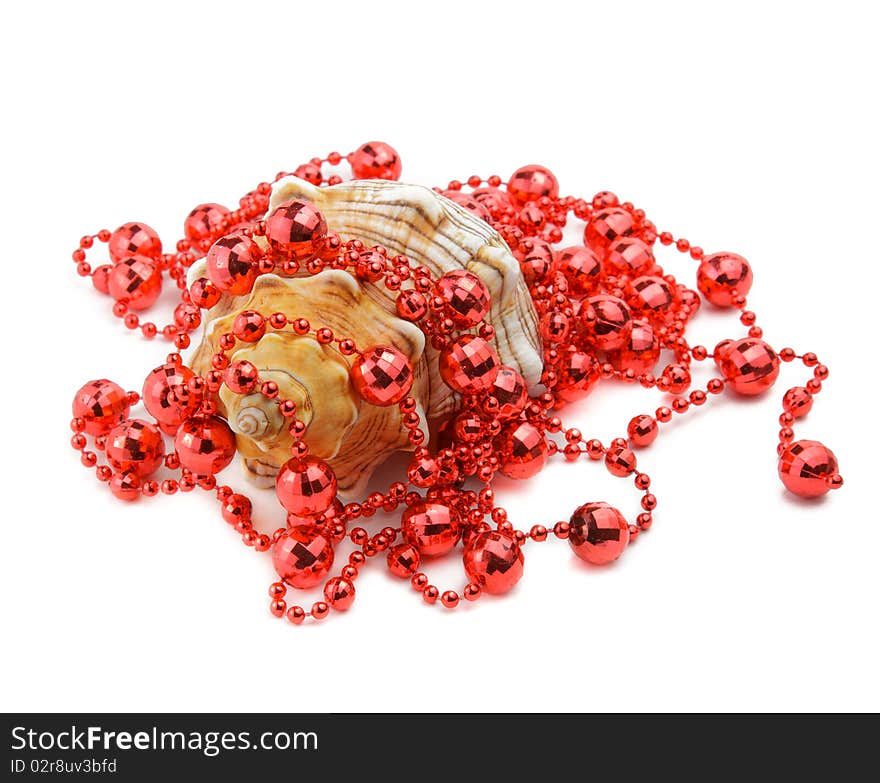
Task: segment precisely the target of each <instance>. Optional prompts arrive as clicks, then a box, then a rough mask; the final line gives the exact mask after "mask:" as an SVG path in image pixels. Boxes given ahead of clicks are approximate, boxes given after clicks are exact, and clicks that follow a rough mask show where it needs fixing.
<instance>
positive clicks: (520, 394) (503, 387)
mask: <svg viewBox="0 0 880 783" xmlns="http://www.w3.org/2000/svg"><path fill="white" fill-rule="evenodd" d="M489 394H491V395H492V396H493V397H494V398H495V399H496V400H498V411H497V416H498V418H499V419H510V418H513V417H514V416H519V414H520V413H521V412H522V410H523V408H525V406H526V401H527V400H528V390H527V389H526V382H525V379H524V378H523V377H522V375H520V374H519V373H518V372H517V371H516V370H512V369H511V368H510V367H500V368H499V369H498V375H496V376H495V380H494V381H492V388H491V389H489Z"/></svg>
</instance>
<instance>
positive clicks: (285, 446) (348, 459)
mask: <svg viewBox="0 0 880 783" xmlns="http://www.w3.org/2000/svg"><path fill="white" fill-rule="evenodd" d="M290 199H304V200H308V201H311V202H312V203H314V204H315V206H316V207H317V208H318V209H319V210H321V212H322V213H323V214H324V217H325V218H326V220H327V223H328V225H329V226H330V227H331V229H332V230H334V231H336V232H337V233H338V234H340V236H342V237H343V239H349V238H358V239H361V240H362V241H363V242H364V243H365V244H366V245H368V246H370V245H374V244H381V245H384V246H385V247H387V248H388V250H389V251H390V252H393V253H403V254H405V255H407V256H409V258H410V259H411V260H412V261H413V263H414V265H423V266H426V267H428V268H429V269H430V270H431V272H432V274H433V275H435V276H437V277H439V276H440V275H442V274H444V273H445V272H449V271H452V270H455V269H467V270H468V271H470V272H472V273H473V274H475V275H477V276H479V277H480V278H481V279H482V280H483V282H484V283H486V285H487V287H488V288H489V291H490V293H491V296H492V303H491V309H490V312H489V315H488V317H487V319H486V320H487V321H488V322H489V323H491V324H492V325H493V326H494V327H495V330H496V334H495V338H494V347H495V349H496V350H497V351H498V354H499V357H500V358H501V360H502V362H503V363H504V364H506V365H508V366H510V367H512V368H514V369H516V370H517V371H518V372H520V374H521V375H522V376H523V377H524V378H525V380H526V382H527V384H528V385H529V387H530V391H531V393H538V392H539V391H540V390H541V388H542V387H541V386H540V384H539V379H540V373H541V367H542V356H541V342H540V337H539V332H538V322H537V316H536V314H535V310H534V306H533V304H532V300H531V297H530V295H529V293H528V289H527V287H526V285H525V282H524V281H523V279H522V275H521V273H520V269H519V263H518V262H517V260H516V259H515V258H514V256H513V255H512V253H511V252H510V250H509V249H508V247H507V245H506V244H505V243H504V241H503V240H502V239H501V237H500V235H499V234H498V233H497V232H496V231H495V230H494V229H492V227H491V226H489V225H488V224H487V223H485V222H484V221H482V220H480V219H479V218H477V217H476V216H474V215H473V214H471V213H470V212H468V211H467V210H465V209H463V208H462V207H460V206H459V205H458V204H455V203H453V202H452V201H450V200H449V199H447V198H444V197H443V196H441V195H439V194H437V193H435V192H433V191H431V190H429V189H427V188H423V187H420V186H415V185H404V184H400V183H396V182H385V181H379V180H367V181H356V182H348V183H344V184H341V185H336V186H333V187H324V188H318V187H315V186H313V185H310V184H309V183H307V182H305V181H304V180H300V179H297V178H296V177H286V178H284V179H281V180H279V181H278V182H277V183H276V184H275V186H274V188H273V193H272V198H271V203H270V207H269V211H270V212H271V211H272V210H273V209H274V208H275V207H276V206H277V205H278V204H280V203H282V202H284V201H287V200H290ZM204 270H205V262H204V260H202V261H199V262H197V263H196V264H194V265H193V266H192V267H191V269H190V273H189V280H190V283H191V282H192V281H193V280H195V279H197V278H199V277H202V276H203V275H204V274H205V271H204ZM396 296H397V293H396V292H389V291H388V290H387V289H385V288H384V286H382V285H373V284H371V283H369V282H366V281H362V280H359V279H356V278H355V277H353V276H352V275H350V274H349V273H347V272H342V271H339V270H325V271H322V272H320V273H319V274H317V275H314V276H297V277H282V276H280V275H275V274H269V275H262V276H260V277H259V278H258V279H257V281H256V283H255V284H254V287H253V290H252V291H251V292H250V293H249V294H245V295H242V296H232V295H224V296H223V297H221V299H220V301H219V302H218V303H217V304H216V305H215V306H214V307H213V308H211V309H210V310H209V311H208V312H207V313H206V314H205V316H204V321H205V331H204V337H203V340H202V343H201V344H200V345H199V346H198V348H197V349H196V350H195V353H194V355H193V358H192V360H191V366H192V368H193V369H194V370H195V371H196V372H198V373H204V372H206V371H207V370H208V369H210V365H211V357H212V355H213V353H214V351H215V350H216V348H217V344H218V342H219V339H220V336H221V335H222V334H224V333H227V332H230V331H231V329H232V323H233V321H234V320H235V317H236V315H237V314H238V313H240V312H242V311H244V310H258V311H260V312H262V313H264V314H266V315H268V314H270V313H273V312H282V313H285V314H286V315H288V316H289V317H290V318H299V317H302V318H307V319H308V320H309V321H310V322H311V323H312V324H313V326H316V327H317V326H326V327H329V328H330V329H332V330H333V332H334V334H337V335H339V336H347V337H351V338H352V339H353V340H354V341H355V343H356V345H357V346H358V347H359V348H360V349H361V350H365V349H367V348H369V347H371V346H373V345H390V346H393V347H395V348H397V349H398V350H399V351H401V352H402V353H403V354H404V355H405V356H407V358H408V359H409V360H410V363H411V364H412V366H413V371H414V377H415V380H414V383H413V388H412V391H411V392H410V393H411V395H412V396H413V397H414V398H415V399H416V401H417V403H418V408H417V413H418V415H419V416H420V418H421V419H422V425H421V428H422V429H423V430H424V431H425V432H426V433H427V432H429V429H428V422H429V421H433V420H437V419H439V418H441V417H444V416H447V415H448V414H449V413H451V412H452V411H453V410H454V409H455V407H456V405H457V396H456V395H455V394H454V393H453V392H452V390H451V389H449V387H448V386H446V384H445V383H443V381H442V380H441V378H440V374H439V369H438V362H437V352H436V350H435V349H434V348H433V347H432V346H430V345H429V344H426V342H425V338H424V335H423V333H422V332H421V330H420V329H419V328H418V327H417V326H416V325H414V324H413V323H411V322H409V321H407V320H405V319H402V318H400V316H399V315H398V314H397V310H396ZM230 359H232V360H233V361H235V360H238V359H247V360H248V361H250V362H252V363H253V364H254V365H255V366H256V367H257V368H258V369H259V370H260V375H261V377H262V378H264V379H266V380H273V381H275V383H277V384H278V387H279V392H280V396H281V397H283V398H287V399H292V400H294V402H296V404H297V410H298V414H297V415H298V417H299V418H301V419H303V420H304V421H305V422H306V424H307V425H308V430H307V433H306V436H305V440H306V442H307V443H308V444H309V448H310V451H311V453H312V454H314V455H315V456H317V457H320V458H321V459H324V460H326V461H327V462H328V463H329V464H330V466H331V467H332V468H333V470H334V472H335V473H336V477H337V480H338V482H339V493H340V495H341V496H342V497H343V498H345V499H348V498H353V497H355V496H359V495H361V494H362V493H363V491H364V488H365V486H366V484H367V481H368V480H369V477H370V475H371V474H372V472H373V471H374V470H375V468H376V467H377V466H378V465H379V464H380V463H381V462H383V461H384V460H385V459H386V458H387V457H388V456H389V455H390V454H391V453H393V452H395V451H398V450H401V449H405V448H411V447H410V446H409V444H408V440H407V431H406V429H405V428H404V427H403V424H402V421H401V414H400V411H399V410H398V408H397V406H396V405H392V406H389V407H379V406H375V405H370V404H368V403H366V402H365V401H363V400H362V399H361V398H360V396H359V395H358V394H357V393H356V392H355V391H354V389H353V387H352V385H351V382H350V380H349V368H350V366H351V364H352V362H353V357H349V356H344V355H342V354H341V353H340V352H339V351H338V349H337V348H336V346H335V345H332V344H331V345H321V344H319V343H318V342H317V341H316V340H315V339H314V338H313V337H311V336H299V335H296V334H295V333H293V332H292V331H290V330H284V331H282V332H271V331H270V332H268V333H267V334H265V335H264V336H263V337H262V338H261V339H260V340H259V341H257V342H255V343H247V344H244V343H239V346H238V348H237V349H236V350H235V351H234V352H233V353H232V354H231V355H230ZM219 397H220V399H219V401H218V407H219V409H220V413H221V414H223V415H224V416H225V417H226V418H227V420H228V421H229V424H230V426H231V427H232V429H233V430H234V431H235V432H236V435H237V442H238V449H239V451H240V453H241V454H242V457H243V460H244V467H245V471H246V474H247V475H248V477H249V478H250V479H251V480H253V481H254V482H255V483H257V484H258V485H261V486H271V485H272V484H274V477H275V475H276V474H277V472H278V470H279V469H280V467H281V466H282V465H283V464H284V463H285V462H286V461H287V460H288V459H289V457H290V445H291V438H290V435H289V433H288V432H287V424H286V420H285V419H284V417H283V416H282V415H281V414H280V412H279V411H278V408H277V405H276V404H275V403H273V402H270V401H268V400H266V399H265V398H264V397H263V396H262V395H261V394H260V393H259V392H256V393H254V394H251V395H247V396H244V397H243V396H240V395H235V394H233V393H232V392H231V391H230V390H229V389H227V388H226V387H225V386H224V387H223V388H222V389H221V391H220V394H219Z"/></svg>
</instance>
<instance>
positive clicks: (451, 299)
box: [437, 269, 489, 328]
mask: <svg viewBox="0 0 880 783" xmlns="http://www.w3.org/2000/svg"><path fill="white" fill-rule="evenodd" d="M437 290H438V292H439V294H440V296H442V297H443V299H445V300H446V304H447V305H449V309H448V313H449V317H450V318H452V320H453V321H455V324H456V326H458V327H459V328H468V327H471V326H476V325H477V324H478V323H480V321H482V320H483V319H484V318H485V317H486V314H487V313H488V312H489V289H488V288H487V287H486V284H485V283H484V282H483V281H482V280H480V278H479V277H477V276H476V275H474V274H471V273H470V272H468V271H466V270H464V269H456V270H454V271H452V272H447V273H446V274H445V275H443V276H442V277H441V278H440V279H439V280H438V281H437Z"/></svg>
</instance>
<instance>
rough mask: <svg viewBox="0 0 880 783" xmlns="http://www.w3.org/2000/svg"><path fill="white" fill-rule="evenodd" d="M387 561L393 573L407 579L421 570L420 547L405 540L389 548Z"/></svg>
mask: <svg viewBox="0 0 880 783" xmlns="http://www.w3.org/2000/svg"><path fill="white" fill-rule="evenodd" d="M386 562H387V563H388V570H389V571H391V573H392V574H394V575H395V576H399V577H400V578H401V579H406V578H409V577H410V576H412V575H413V574H414V573H415V572H416V571H418V570H419V565H420V563H421V557H420V556H419V550H418V549H416V548H415V547H414V546H413V545H412V544H410V543H407V542H404V543H402V544H397V545H396V546H393V547H391V549H389V550H388V556H387V558H386Z"/></svg>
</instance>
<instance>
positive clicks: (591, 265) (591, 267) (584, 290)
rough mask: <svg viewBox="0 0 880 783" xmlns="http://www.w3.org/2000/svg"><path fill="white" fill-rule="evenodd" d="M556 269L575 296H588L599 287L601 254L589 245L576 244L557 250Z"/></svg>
mask: <svg viewBox="0 0 880 783" xmlns="http://www.w3.org/2000/svg"><path fill="white" fill-rule="evenodd" d="M553 266H554V269H555V270H556V271H557V272H559V273H561V274H562V276H563V277H564V278H565V280H566V282H567V283H568V290H569V291H570V292H571V293H572V294H574V295H575V296H586V295H588V294H592V293H594V292H595V291H596V290H597V289H598V288H599V282H600V275H601V273H602V264H601V263H600V261H599V256H597V255H596V253H595V252H594V251H593V250H591V249H590V248H588V247H583V246H582V245H576V246H575V247H565V248H563V249H562V250H558V251H557V252H556V257H555V261H554V265H553Z"/></svg>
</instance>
